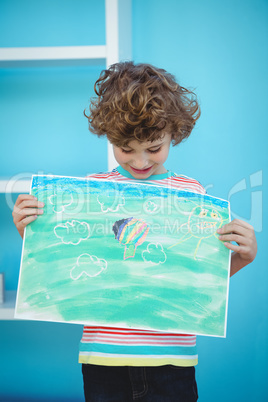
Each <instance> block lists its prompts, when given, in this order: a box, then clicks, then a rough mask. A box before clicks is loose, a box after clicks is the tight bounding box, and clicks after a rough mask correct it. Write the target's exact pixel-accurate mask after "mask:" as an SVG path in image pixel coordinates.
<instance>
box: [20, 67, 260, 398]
mask: <svg viewBox="0 0 268 402" xmlns="http://www.w3.org/2000/svg"><path fill="white" fill-rule="evenodd" d="M95 92H96V94H97V98H96V99H94V100H92V103H91V106H90V114H89V115H88V116H87V115H86V114H85V115H86V117H87V118H88V121H89V125H90V129H91V131H92V132H93V133H95V134H97V135H99V136H102V135H106V136H107V138H108V139H109V141H110V142H111V143H112V145H113V151H114V156H115V159H116V160H117V162H118V164H119V165H120V166H119V167H118V168H117V169H114V170H113V171H112V172H109V173H102V174H94V175H91V176H90V177H91V178H105V179H106V180H113V181H129V180H138V181H146V184H150V183H151V184H157V185H162V186H172V187H174V188H178V189H184V190H190V191H194V192H197V193H202V194H204V193H205V190H204V188H203V187H202V186H201V185H200V183H199V182H198V181H196V180H194V179H190V178H188V177H186V176H182V175H177V174H175V173H172V172H169V171H167V170H166V168H165V167H164V163H165V161H166V159H167V157H168V154H169V149H170V145H171V143H172V144H173V145H176V144H179V143H180V142H181V141H182V140H183V139H185V138H187V137H188V136H189V135H190V133H191V131H192V129H193V127H194V125H195V122H196V120H197V119H198V118H199V116H200V109H199V105H198V103H197V100H196V97H195V95H194V94H193V93H192V92H190V91H188V90H186V89H185V88H182V87H180V86H179V85H178V84H177V83H176V81H175V79H174V77H173V76H172V75H170V74H168V73H167V72H166V71H165V70H162V69H158V68H155V67H153V66H150V65H146V64H138V65H134V63H132V62H126V63H118V64H115V65H113V66H111V67H110V68H109V69H108V70H105V71H104V72H102V74H101V76H100V78H99V79H98V80H97V82H96V84H95ZM43 206H44V204H42V203H40V202H38V201H37V200H36V199H35V198H34V197H32V196H30V195H20V196H19V197H18V199H17V201H16V204H15V207H14V211H13V218H14V223H15V225H16V227H17V229H18V231H19V233H20V235H21V236H22V237H23V232H24V228H25V226H26V225H27V224H29V223H30V222H32V221H33V220H35V219H36V218H37V216H38V215H39V214H41V213H42V207H43ZM218 233H219V235H220V236H219V239H220V240H222V241H223V242H224V245H225V246H226V247H227V248H229V249H230V250H232V251H233V253H232V259H231V273H230V274H231V275H233V274H234V273H236V272H237V271H238V270H240V269H241V268H243V267H244V266H245V265H247V264H249V263H250V262H252V261H253V260H254V258H255V256H256V252H257V245H256V239H255V234H254V230H253V228H252V227H251V226H250V225H248V224H247V223H245V222H243V221H240V220H234V221H232V222H230V223H228V224H226V225H225V226H223V227H222V228H220V229H219V230H218ZM232 241H234V242H236V243H237V245H234V244H232V243H231V242H232ZM79 361H80V362H81V363H83V366H82V371H83V377H84V391H85V398H86V401H117V402H118V401H122V402H126V401H133V400H137V401H154V402H157V401H171V402H172V401H183V402H187V401H189V402H190V401H196V400H197V399H198V395H197V386H196V381H195V368H194V366H195V365H196V364H197V354H196V337H195V336H194V335H179V334H166V333H158V332H155V331H142V330H133V329H131V330H130V329H122V328H98V327H90V326H86V327H84V332H83V337H82V340H81V344H80V353H79Z"/></svg>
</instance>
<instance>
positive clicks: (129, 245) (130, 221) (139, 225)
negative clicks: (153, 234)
mask: <svg viewBox="0 0 268 402" xmlns="http://www.w3.org/2000/svg"><path fill="white" fill-rule="evenodd" d="M113 231H114V234H115V239H117V240H118V241H119V243H121V244H123V245H124V246H125V251H124V260H126V259H127V258H130V257H132V258H133V257H134V256H135V252H136V248H137V247H138V246H140V245H141V244H142V243H143V242H144V240H145V238H146V236H147V234H148V232H149V226H148V225H147V223H146V222H144V221H143V220H141V219H136V218H133V217H131V218H126V219H120V220H119V221H116V222H115V223H114V225H113Z"/></svg>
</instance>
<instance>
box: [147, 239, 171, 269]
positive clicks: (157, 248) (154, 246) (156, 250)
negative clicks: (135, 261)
mask: <svg viewBox="0 0 268 402" xmlns="http://www.w3.org/2000/svg"><path fill="white" fill-rule="evenodd" d="M142 258H143V260H144V261H146V262H150V263H151V264H155V265H158V264H164V262H165V261H166V259H167V256H166V253H165V252H164V249H163V246H162V244H160V243H150V244H148V246H147V249H146V250H144V251H143V252H142Z"/></svg>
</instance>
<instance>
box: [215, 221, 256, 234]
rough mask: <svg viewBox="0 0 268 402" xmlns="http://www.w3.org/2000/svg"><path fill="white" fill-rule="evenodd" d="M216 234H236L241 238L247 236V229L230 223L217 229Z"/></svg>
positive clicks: (235, 223)
mask: <svg viewBox="0 0 268 402" xmlns="http://www.w3.org/2000/svg"><path fill="white" fill-rule="evenodd" d="M217 232H218V233H220V234H228V233H237V234H240V235H242V236H247V235H248V233H249V229H248V228H247V227H245V226H242V225H240V224H238V223H237V222H235V221H232V222H230V223H227V224H226V225H224V226H222V227H221V228H219V229H218V230H217Z"/></svg>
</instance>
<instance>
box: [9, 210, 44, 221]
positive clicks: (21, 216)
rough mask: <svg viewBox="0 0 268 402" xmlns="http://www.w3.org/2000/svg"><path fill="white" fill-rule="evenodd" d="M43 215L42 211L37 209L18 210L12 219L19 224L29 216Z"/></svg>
mask: <svg viewBox="0 0 268 402" xmlns="http://www.w3.org/2000/svg"><path fill="white" fill-rule="evenodd" d="M43 213H44V211H43V210H42V209H37V208H25V209H18V211H17V212H16V214H15V216H14V219H15V221H16V222H20V221H22V220H23V219H24V218H25V217H27V216H29V215H42V214H43Z"/></svg>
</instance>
